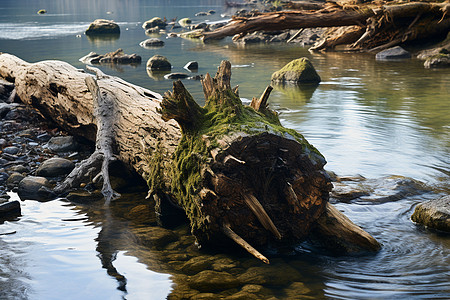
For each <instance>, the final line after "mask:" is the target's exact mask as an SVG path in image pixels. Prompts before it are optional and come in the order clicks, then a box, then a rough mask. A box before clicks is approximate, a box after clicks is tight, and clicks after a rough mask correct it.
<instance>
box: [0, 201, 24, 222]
mask: <svg viewBox="0 0 450 300" xmlns="http://www.w3.org/2000/svg"><path fill="white" fill-rule="evenodd" d="M20 213H21V210H20V202H19V201H17V200H16V201H11V202H6V203H2V204H0V219H4V218H7V217H11V216H20Z"/></svg>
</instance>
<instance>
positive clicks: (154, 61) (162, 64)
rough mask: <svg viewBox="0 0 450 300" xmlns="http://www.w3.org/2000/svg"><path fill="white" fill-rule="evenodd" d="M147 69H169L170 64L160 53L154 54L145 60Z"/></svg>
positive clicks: (170, 67)
mask: <svg viewBox="0 0 450 300" xmlns="http://www.w3.org/2000/svg"><path fill="white" fill-rule="evenodd" d="M147 69H150V70H152V71H154V70H158V71H166V70H167V71H170V70H171V69H172V65H171V64H170V62H169V60H168V59H167V57H164V56H162V55H154V56H153V57H151V58H150V59H149V60H148V61H147Z"/></svg>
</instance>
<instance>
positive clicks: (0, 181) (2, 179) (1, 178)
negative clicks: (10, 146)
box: [0, 172, 9, 186]
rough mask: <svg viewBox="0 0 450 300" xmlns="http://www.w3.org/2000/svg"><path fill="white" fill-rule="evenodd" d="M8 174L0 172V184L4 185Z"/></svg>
mask: <svg viewBox="0 0 450 300" xmlns="http://www.w3.org/2000/svg"><path fill="white" fill-rule="evenodd" d="M8 178H9V175H8V173H6V172H0V186H2V185H4V184H5V183H6V181H7V180H8Z"/></svg>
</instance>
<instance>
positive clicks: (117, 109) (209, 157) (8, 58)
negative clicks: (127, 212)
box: [0, 54, 331, 247]
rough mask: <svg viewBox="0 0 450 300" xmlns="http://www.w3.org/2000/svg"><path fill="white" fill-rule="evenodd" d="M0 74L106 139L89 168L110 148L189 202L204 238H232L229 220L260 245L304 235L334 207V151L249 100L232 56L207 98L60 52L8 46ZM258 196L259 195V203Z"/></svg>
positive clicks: (162, 190)
mask: <svg viewBox="0 0 450 300" xmlns="http://www.w3.org/2000/svg"><path fill="white" fill-rule="evenodd" d="M0 76H1V77H3V78H7V79H8V80H10V81H12V82H14V83H15V86H16V90H17V95H18V96H19V97H20V98H21V99H22V101H24V102H25V103H27V104H30V105H32V106H33V107H35V108H36V109H38V110H39V111H40V112H41V114H43V115H44V116H45V117H46V118H48V119H50V120H53V121H54V122H56V123H57V124H58V125H60V126H61V127H62V128H65V129H66V130H68V131H69V132H71V133H73V134H76V135H80V136H83V137H86V138H88V139H90V140H92V141H95V140H96V138H97V142H98V143H97V144H105V145H104V147H103V148H101V147H100V148H98V151H96V152H94V154H93V155H92V156H91V157H90V158H89V159H88V160H86V161H84V162H82V163H81V165H80V166H79V167H78V168H77V169H78V172H79V173H83V174H84V173H86V174H87V175H89V177H90V179H89V180H92V177H95V175H96V172H94V171H93V170H98V169H99V168H100V165H101V164H102V163H104V164H107V162H108V160H109V159H108V158H107V159H106V160H104V158H105V154H104V150H102V151H100V150H99V149H108V150H107V151H108V152H109V153H110V154H107V155H106V156H108V157H110V156H111V155H112V153H114V155H115V156H117V158H118V159H120V160H121V161H122V162H124V163H125V164H126V165H128V166H130V167H131V168H134V169H135V170H136V171H137V172H138V173H139V174H140V175H141V176H142V177H143V178H144V179H145V180H146V181H147V182H148V186H149V189H150V193H149V196H153V198H155V199H159V202H161V203H162V202H165V201H170V202H171V203H175V204H177V205H179V206H180V207H182V208H183V210H184V212H185V213H186V215H187V216H188V218H189V220H190V223H191V230H192V233H193V234H194V235H195V236H196V238H197V240H198V242H199V243H200V245H203V244H207V243H223V238H222V237H223V234H224V228H225V227H228V228H229V229H230V230H231V228H232V229H233V230H232V231H233V232H234V233H235V234H236V235H237V236H239V237H240V238H241V239H243V240H244V241H247V244H249V245H250V244H251V245H254V246H257V247H259V246H264V245H267V244H268V243H283V244H286V243H297V242H299V241H302V240H304V239H305V238H307V237H308V235H309V234H310V232H311V230H312V228H314V227H315V224H316V222H317V220H318V219H319V218H320V217H321V215H322V214H323V212H324V211H325V208H326V205H327V201H328V197H329V191H330V190H331V183H330V180H329V178H328V176H327V174H326V172H325V171H324V170H323V166H324V164H325V163H326V161H325V159H324V158H323V156H322V155H321V154H320V153H319V151H317V149H315V148H314V147H313V146H312V145H310V144H309V143H308V142H307V141H306V140H305V139H304V137H303V136H302V135H301V134H299V133H297V132H295V131H294V130H289V129H286V128H284V127H282V126H281V124H280V122H279V120H278V117H277V116H276V114H275V113H274V112H272V111H271V110H270V109H269V108H268V107H267V106H266V105H265V104H264V105H262V104H263V103H262V104H261V105H260V107H265V110H264V113H261V112H257V111H255V110H254V109H253V108H251V107H250V106H244V105H243V104H242V102H241V100H240V99H239V97H238V96H237V89H233V90H232V89H231V84H230V77H231V64H230V63H229V62H227V61H223V62H222V63H221V65H220V67H219V69H218V72H217V74H216V76H215V77H214V78H212V77H211V76H209V74H207V75H206V76H205V79H204V80H203V82H202V83H203V89H204V93H205V97H206V102H205V106H204V107H200V106H198V105H197V104H196V103H195V101H194V99H193V98H192V96H190V95H189V93H188V91H187V90H186V89H185V88H184V86H183V85H182V83H181V82H175V83H174V91H173V92H171V93H166V95H165V96H164V97H161V96H160V95H158V94H155V93H153V92H151V91H148V90H146V89H143V88H140V87H138V86H135V85H132V84H130V83H127V82H125V81H123V80H121V79H120V78H117V77H113V76H105V75H102V76H99V78H98V79H97V80H96V81H95V80H94V79H93V78H92V77H91V75H88V74H86V73H85V72H83V71H80V70H77V69H75V68H74V67H72V66H70V65H68V64H66V63H63V62H58V61H44V62H39V63H34V64H29V63H26V62H24V61H22V60H20V59H18V58H17V57H14V56H12V55H8V54H1V55H0ZM87 78H88V79H87ZM89 78H90V79H89ZM86 80H87V82H88V84H89V85H90V86H91V90H92V92H90V91H89V89H88V88H87V86H86ZM95 82H97V84H98V88H97V87H96V86H95ZM93 94H94V95H96V96H94V98H97V101H99V102H100V103H102V101H106V103H103V104H99V108H104V109H106V111H104V112H101V111H100V110H97V112H95V111H96V110H95V109H94V101H93V100H94V99H93V96H92V95H93ZM267 97H268V93H267ZM267 97H262V98H267ZM265 101H267V99H265V100H264V101H262V102H265ZM96 113H97V114H104V116H105V120H104V121H106V123H101V122H102V120H101V119H102V117H101V116H98V115H96ZM111 114H113V115H114V118H111ZM172 118H173V119H175V120H177V121H178V122H179V123H180V126H178V125H177V124H176V123H175V121H173V120H171V119H172ZM165 121H166V122H165ZM102 132H103V133H102ZM102 136H103V137H102ZM102 138H104V140H101V139H102ZM113 151H114V152H113ZM93 166H94V168H92V167H93ZM76 176H78V175H76ZM104 177H105V175H104ZM80 180H81V179H80ZM83 180H85V179H83ZM74 182H76V184H79V183H78V182H80V181H79V179H77V181H74ZM76 184H75V185H76ZM106 189H107V190H108V188H106ZM248 195H253V196H254V197H255V199H258V200H259V201H257V202H258V203H257V205H256V206H255V202H254V201H250V202H251V205H249V201H248ZM246 199H247V200H246ZM249 206H250V207H249ZM255 212H256V213H255ZM263 224H264V225H263ZM228 236H229V235H228ZM280 237H281V239H280V240H279V238H280ZM233 240H234V241H235V242H236V240H238V239H234V238H233Z"/></svg>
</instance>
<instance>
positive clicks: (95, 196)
mask: <svg viewBox="0 0 450 300" xmlns="http://www.w3.org/2000/svg"><path fill="white" fill-rule="evenodd" d="M66 198H67V200H69V201H70V202H75V203H91V202H95V201H99V200H101V199H103V194H102V193H101V192H100V191H95V192H93V193H90V192H88V191H84V190H81V191H73V192H70V193H69V194H68V195H67V196H66Z"/></svg>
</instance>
